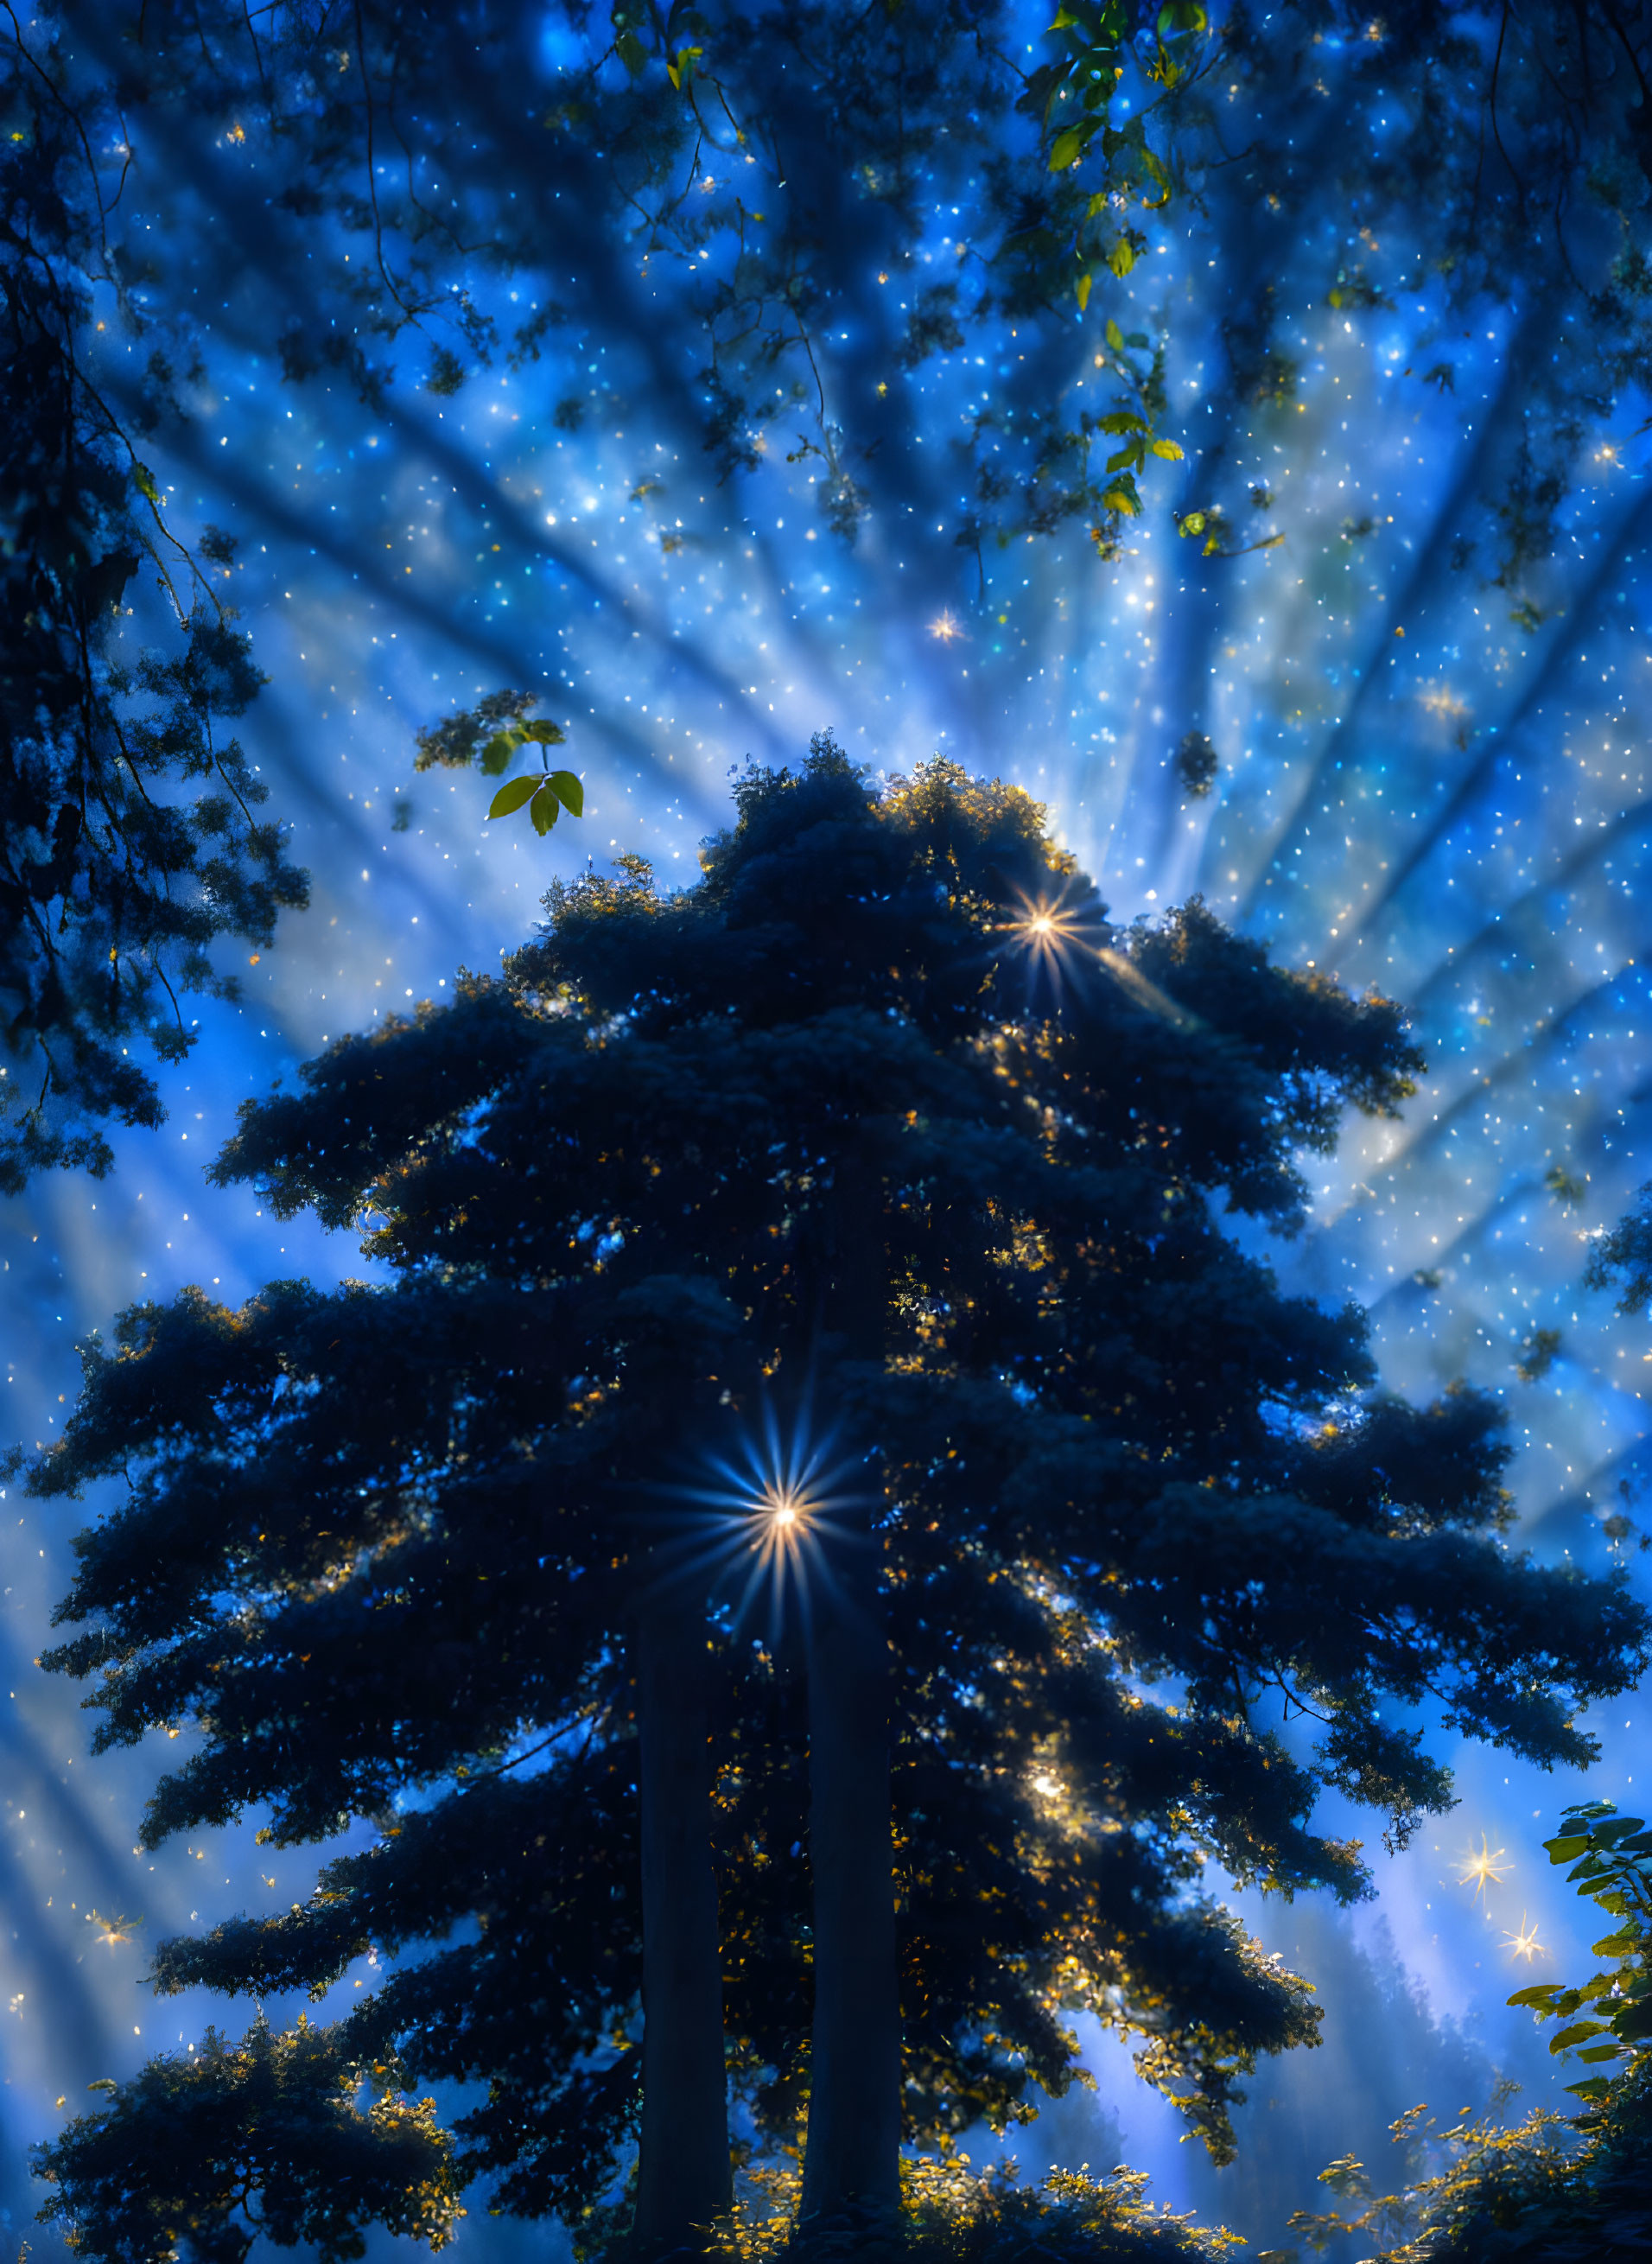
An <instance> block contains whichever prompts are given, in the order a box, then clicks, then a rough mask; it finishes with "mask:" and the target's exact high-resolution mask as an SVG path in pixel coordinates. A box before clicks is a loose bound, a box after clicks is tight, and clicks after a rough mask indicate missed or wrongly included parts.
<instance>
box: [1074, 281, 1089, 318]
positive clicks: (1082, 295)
mask: <svg viewBox="0 0 1652 2264" xmlns="http://www.w3.org/2000/svg"><path fill="white" fill-rule="evenodd" d="M1073 295H1074V296H1075V298H1076V300H1077V301H1078V311H1079V313H1080V314H1081V315H1082V314H1083V311H1084V309H1085V308H1086V307H1087V306H1089V304H1090V276H1089V274H1088V272H1086V273H1084V274H1083V275H1081V276H1080V277H1079V279H1078V280H1077V282H1076V284H1075V285H1074V286H1073Z"/></svg>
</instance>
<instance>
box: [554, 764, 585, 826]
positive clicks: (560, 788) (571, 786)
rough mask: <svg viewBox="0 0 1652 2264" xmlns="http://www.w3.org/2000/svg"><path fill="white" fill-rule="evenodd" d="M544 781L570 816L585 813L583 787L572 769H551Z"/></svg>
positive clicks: (580, 815) (578, 815)
mask: <svg viewBox="0 0 1652 2264" xmlns="http://www.w3.org/2000/svg"><path fill="white" fill-rule="evenodd" d="M545 783H546V784H547V786H548V787H550V789H551V791H552V793H553V794H554V795H556V797H557V799H558V800H559V801H560V802H561V803H562V807H563V809H565V810H566V811H567V812H568V814H569V816H570V817H583V816H584V815H585V788H584V785H583V781H582V780H580V779H579V778H578V777H577V776H576V773H574V772H572V771H553V772H552V773H551V774H550V776H549V778H548V779H547V780H546V781H545Z"/></svg>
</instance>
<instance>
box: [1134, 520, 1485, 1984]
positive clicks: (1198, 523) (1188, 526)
mask: <svg viewBox="0 0 1652 2264" xmlns="http://www.w3.org/2000/svg"><path fill="white" fill-rule="evenodd" d="M1205 526H1206V520H1205V514H1204V512H1202V511H1190V512H1187V513H1186V514H1185V517H1184V518H1183V519H1181V520H1179V521H1178V523H1177V533H1178V534H1202V533H1204V532H1205ZM1510 2002H1511V2003H1512V2002H1513V1999H1512V1998H1511V1999H1510Z"/></svg>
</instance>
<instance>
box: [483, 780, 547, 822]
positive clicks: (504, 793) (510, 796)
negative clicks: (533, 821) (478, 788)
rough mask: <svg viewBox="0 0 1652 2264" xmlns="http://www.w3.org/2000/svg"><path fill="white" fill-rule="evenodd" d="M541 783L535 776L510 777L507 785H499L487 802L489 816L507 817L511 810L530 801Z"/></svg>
mask: <svg viewBox="0 0 1652 2264" xmlns="http://www.w3.org/2000/svg"><path fill="white" fill-rule="evenodd" d="M543 783H544V781H543V780H540V779H536V778H516V779H512V780H511V783H510V785H509V786H502V787H500V789H499V791H498V793H497V794H496V795H495V796H494V798H493V800H492V802H490V803H489V806H488V815H489V817H509V816H511V813H512V811H514V810H518V809H521V807H522V805H523V803H524V802H531V801H532V800H533V796H534V795H536V794H537V793H538V792H539V791H540V787H541V785H542V784H543Z"/></svg>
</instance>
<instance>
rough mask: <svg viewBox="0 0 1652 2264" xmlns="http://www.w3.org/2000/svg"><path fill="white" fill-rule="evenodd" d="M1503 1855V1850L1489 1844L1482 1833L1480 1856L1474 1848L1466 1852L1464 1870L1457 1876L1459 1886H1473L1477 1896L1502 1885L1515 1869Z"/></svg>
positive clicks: (1463, 1858)
mask: <svg viewBox="0 0 1652 2264" xmlns="http://www.w3.org/2000/svg"><path fill="white" fill-rule="evenodd" d="M1503 1854H1504V1851H1503V1848H1501V1847H1492V1846H1491V1845H1490V1844H1489V1841H1488V1840H1487V1838H1486V1835H1485V1833H1484V1832H1482V1833H1481V1835H1480V1852H1479V1854H1475V1853H1474V1849H1473V1848H1472V1847H1470V1848H1467V1849H1466V1850H1465V1851H1464V1854H1463V1857H1462V1869H1460V1871H1459V1872H1458V1874H1457V1883H1458V1884H1459V1886H1463V1887H1467V1886H1469V1885H1472V1886H1473V1888H1474V1892H1475V1894H1477V1895H1483V1894H1484V1893H1485V1891H1486V1889H1487V1887H1488V1886H1489V1885H1498V1884H1501V1883H1502V1882H1503V1880H1504V1879H1506V1878H1507V1877H1508V1876H1509V1874H1510V1872H1511V1871H1512V1870H1513V1869H1514V1866H1513V1864H1512V1863H1507V1862H1504V1861H1503Z"/></svg>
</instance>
